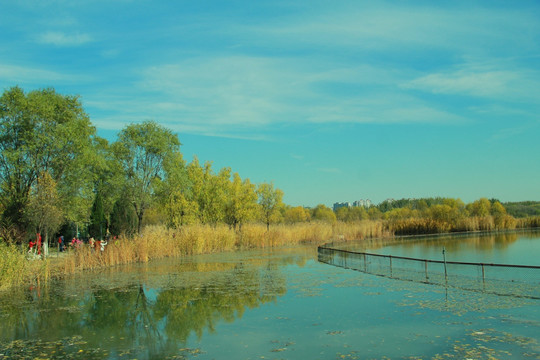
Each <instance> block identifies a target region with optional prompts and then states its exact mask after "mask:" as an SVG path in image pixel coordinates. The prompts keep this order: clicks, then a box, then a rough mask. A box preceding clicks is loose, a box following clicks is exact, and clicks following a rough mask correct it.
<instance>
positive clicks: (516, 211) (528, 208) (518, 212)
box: [503, 201, 540, 218]
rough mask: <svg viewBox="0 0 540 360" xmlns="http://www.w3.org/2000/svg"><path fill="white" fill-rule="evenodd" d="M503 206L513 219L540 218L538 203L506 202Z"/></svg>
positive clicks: (539, 204) (539, 203)
mask: <svg viewBox="0 0 540 360" xmlns="http://www.w3.org/2000/svg"><path fill="white" fill-rule="evenodd" d="M503 205H504V207H505V208H506V211H507V212H508V214H509V215H512V216H513V217H517V218H524V217H528V216H540V201H521V202H506V203H504V204H503Z"/></svg>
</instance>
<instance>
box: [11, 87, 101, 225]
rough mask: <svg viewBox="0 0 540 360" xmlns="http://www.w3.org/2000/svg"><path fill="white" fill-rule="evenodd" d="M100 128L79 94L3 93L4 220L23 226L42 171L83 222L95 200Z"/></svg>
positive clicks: (70, 214) (16, 89)
mask: <svg viewBox="0 0 540 360" xmlns="http://www.w3.org/2000/svg"><path fill="white" fill-rule="evenodd" d="M94 138H95V129H94V127H93V126H91V124H90V121H89V118H88V116H87V115H86V113H85V112H84V110H83V108H82V105H81V103H80V101H79V98H78V97H77V96H63V95H60V94H58V93H56V92H55V91H54V90H53V89H44V90H36V91H31V92H29V93H28V94H25V93H24V91H23V90H22V89H21V88H19V87H14V88H11V89H9V90H6V91H5V92H4V94H3V95H2V97H0V199H1V201H2V204H3V209H4V211H3V214H2V217H3V218H4V219H8V220H9V221H10V222H11V223H13V224H14V225H16V226H17V227H18V229H19V230H25V229H26V228H27V227H28V226H29V225H30V224H29V223H28V217H25V216H24V214H25V212H26V210H27V206H28V201H29V196H30V194H31V193H32V191H33V190H32V189H33V187H35V186H36V183H37V180H38V177H39V175H40V174H41V173H42V172H47V173H48V174H49V175H50V176H51V178H52V179H53V180H54V182H55V183H56V186H57V191H58V195H59V197H60V198H61V200H62V203H63V204H64V205H65V206H64V207H63V211H64V215H65V217H66V218H68V219H71V220H73V221H78V222H81V223H82V222H84V220H85V219H86V218H87V216H88V212H87V210H88V208H89V206H88V205H89V203H91V199H92V197H91V189H92V176H93V174H92V172H91V169H90V167H89V166H87V165H88V164H89V163H90V161H91V157H92V154H93V151H92V149H93V139H94Z"/></svg>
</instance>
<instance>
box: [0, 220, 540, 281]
mask: <svg viewBox="0 0 540 360" xmlns="http://www.w3.org/2000/svg"><path fill="white" fill-rule="evenodd" d="M476 223H478V224H484V225H483V226H482V227H479V228H475V227H473V226H471V227H470V229H467V230H470V231H477V230H484V231H492V230H499V229H498V228H496V227H491V226H490V225H491V224H493V222H490V221H488V220H484V221H482V222H476ZM537 223H538V219H537V220H536V222H535V221H531V220H529V221H528V222H522V223H518V222H513V223H512V224H510V225H512V226H511V227H508V228H516V227H523V228H528V227H533V226H532V225H534V224H537ZM411 224H412V225H413V226H411V227H409V229H412V228H414V226H417V225H418V222H417V221H413V220H412V219H411ZM486 224H487V225H486ZM395 225H396V222H391V221H384V220H364V221H360V222H354V223H344V222H335V223H332V224H331V223H324V222H311V223H298V224H292V225H274V226H271V227H270V229H269V230H267V228H266V226H265V225H264V224H246V225H244V226H242V229H241V230H240V231H235V230H233V229H231V228H230V227H228V226H226V225H216V226H211V225H193V226H185V227H182V228H180V229H170V228H166V227H164V226H149V227H146V228H145V229H144V230H143V232H142V233H141V234H140V235H138V236H134V237H131V238H127V237H119V238H118V239H115V240H111V241H109V243H108V245H107V246H106V248H105V251H103V252H100V251H95V250H94V249H91V248H90V247H89V246H81V247H80V248H78V249H72V250H70V251H69V252H67V253H62V254H63V255H62V256H57V254H55V253H53V254H52V255H51V256H49V257H48V258H46V259H44V260H29V259H27V257H26V252H25V250H23V249H21V248H17V247H15V246H7V245H5V244H0V255H1V256H0V289H6V288H9V287H11V286H14V285H20V284H27V283H34V282H38V281H47V280H48V279H49V278H51V277H63V276H65V275H69V274H73V273H77V272H83V271H89V270H94V269H99V268H103V267H110V266H116V265H122V264H130V263H138V262H142V263H144V262H148V261H151V260H154V259H161V258H166V257H182V256H187V255H197V254H207V253H216V252H226V251H234V250H238V249H254V248H272V247H281V246H287V245H296V244H300V243H311V244H314V245H319V244H322V243H325V242H328V241H332V240H337V241H351V240H363V239H389V238H393V237H394V236H396V235H400V233H401V231H399V230H400V229H401V230H402V229H403V227H402V226H403V222H399V226H400V227H396V226H395ZM519 225H522V226H519ZM420 229H421V230H422V231H418V232H417V233H418V234H426V232H425V231H423V230H426V228H423V227H422V228H420ZM429 229H430V230H431V231H430V233H432V234H437V233H441V232H443V231H441V230H444V229H446V228H445V227H436V226H432V225H430V226H429ZM505 229H507V228H503V229H500V230H505ZM417 230H419V228H417Z"/></svg>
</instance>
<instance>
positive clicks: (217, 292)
mask: <svg viewBox="0 0 540 360" xmlns="http://www.w3.org/2000/svg"><path fill="white" fill-rule="evenodd" d="M501 235H504V236H501ZM367 244H368V246H364V247H363V248H364V249H367V250H369V251H370V252H379V253H381V254H382V253H384V254H392V255H396V256H409V257H422V258H433V259H439V258H440V257H441V256H442V255H441V245H443V246H444V248H445V250H446V256H447V257H448V258H450V259H451V260H454V261H456V260H458V259H459V260H463V261H484V260H485V261H486V262H487V261H489V262H503V263H516V262H519V263H527V264H529V265H538V264H539V263H538V255H540V254H539V246H540V233H539V232H524V233H505V234H498V235H484V236H480V235H474V236H464V235H460V236H458V237H436V238H407V239H401V240H398V241H395V242H392V243H391V244H390V245H388V246H382V244H381V243H380V242H377V241H370V242H369V243H367ZM357 245H358V244H357ZM536 275H537V274H536ZM536 275H535V276H536ZM536 280H538V281H540V278H538V279H535V281H536ZM539 305H540V300H536V299H528V298H519V297H512V296H498V295H493V294H489V293H483V292H477V291H475V292H472V291H466V290H461V289H457V288H448V287H443V286H437V285H432V284H426V283H422V282H412V281H401V280H396V279H392V278H388V277H380V276H374V275H371V274H366V273H362V272H358V271H352V270H349V269H343V268H340V267H336V266H331V265H328V264H324V263H320V262H318V261H317V249H316V248H315V247H313V246H300V247H294V248H283V249H273V250H264V251H263V250H256V251H243V252H235V253H225V254H213V255H204V256H196V257H186V258H181V259H168V260H164V261H155V262H152V263H149V264H140V265H135V266H122V267H117V268H114V269H106V270H102V271H99V272H88V273H85V274H81V275H77V276H72V277H69V278H67V279H65V280H62V281H51V282H50V283H49V284H48V285H46V286H45V285H41V286H31V287H25V288H19V289H15V290H13V291H10V292H5V293H0V324H1V326H0V359H26V358H41V359H44V358H54V359H388V358H390V359H465V358H470V359H540V306H539Z"/></svg>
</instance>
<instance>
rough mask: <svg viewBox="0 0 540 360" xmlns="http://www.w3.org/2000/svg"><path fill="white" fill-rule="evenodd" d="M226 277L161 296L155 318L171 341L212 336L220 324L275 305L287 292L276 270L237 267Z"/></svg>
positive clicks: (271, 268) (167, 292) (157, 302)
mask: <svg viewBox="0 0 540 360" xmlns="http://www.w3.org/2000/svg"><path fill="white" fill-rule="evenodd" d="M224 275H225V276H222V277H220V278H218V279H215V280H214V281H213V282H211V283H208V284H204V285H201V286H200V287H197V286H195V287H185V288H170V289H168V290H164V291H161V292H160V293H159V295H158V296H157V300H156V303H155V310H156V312H155V315H156V319H158V321H162V320H163V321H164V322H165V333H166V334H167V336H168V337H170V338H174V339H177V340H179V341H181V342H185V341H186V340H187V339H188V337H189V336H190V334H191V333H192V332H193V333H195V334H196V335H197V337H198V338H200V337H201V336H202V335H203V333H204V331H205V330H207V331H209V332H213V331H214V330H215V327H216V324H217V323H218V322H220V321H225V322H232V321H234V320H235V319H237V318H240V317H242V315H243V314H244V311H245V309H246V308H255V307H258V306H260V305H261V304H264V303H267V302H270V301H274V300H275V299H276V297H277V296H278V295H283V294H284V293H285V292H286V285H285V279H284V277H283V276H281V275H280V273H279V271H278V269H277V267H267V268H257V269H254V268H250V267H245V266H243V265H238V266H237V268H236V269H235V270H234V271H232V272H229V273H227V274H224Z"/></svg>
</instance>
